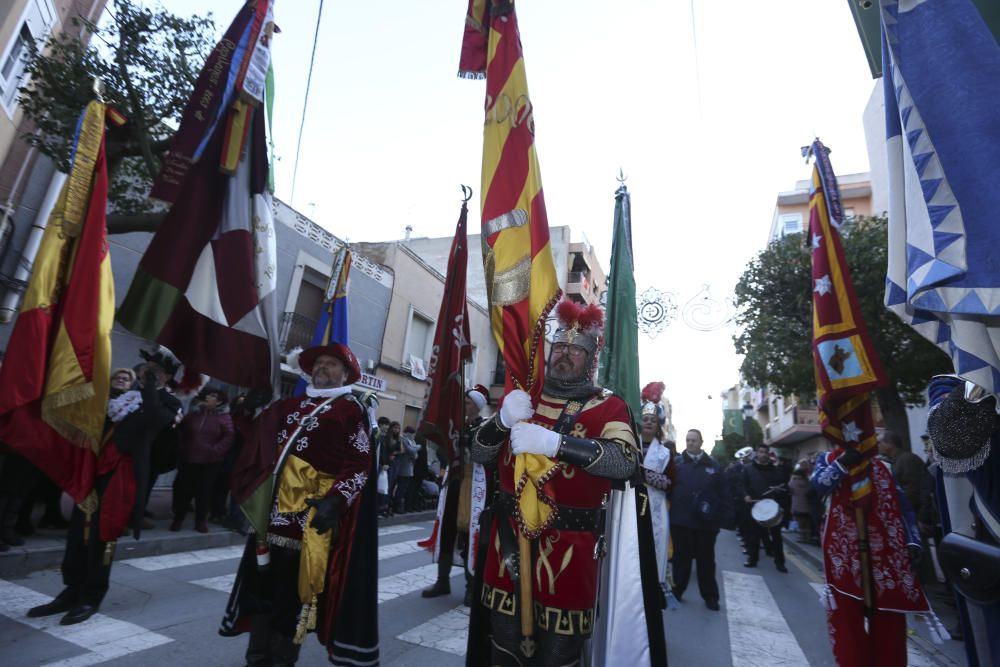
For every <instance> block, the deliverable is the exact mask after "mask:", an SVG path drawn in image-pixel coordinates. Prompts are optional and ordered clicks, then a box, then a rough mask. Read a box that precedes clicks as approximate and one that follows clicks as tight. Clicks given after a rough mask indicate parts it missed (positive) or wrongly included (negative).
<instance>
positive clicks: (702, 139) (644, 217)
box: [163, 0, 874, 440]
mask: <svg viewBox="0 0 1000 667" xmlns="http://www.w3.org/2000/svg"><path fill="white" fill-rule="evenodd" d="M163 4H164V6H166V7H167V8H168V9H169V10H170V11H172V12H174V13H176V14H181V15H189V14H193V13H203V12H204V8H205V6H206V3H205V2H204V0H200V1H195V0H164V2H163ZM242 4H243V1H242V0H213V1H212V3H211V7H212V11H213V12H214V16H215V19H216V22H217V23H218V24H219V26H220V33H221V31H222V30H223V29H224V28H225V27H226V26H227V25H228V23H229V22H230V21H231V20H232V18H233V16H235V13H236V11H237V10H238V8H239V7H240V6H241V5H242ZM466 6H467V2H466V0H435V1H434V2H425V3H413V2H391V3H385V2H361V3H359V2H336V1H330V0H327V2H325V3H324V5H323V15H322V21H321V22H320V28H319V40H318V43H317V45H316V59H315V69H314V73H313V80H312V87H311V91H310V97H309V101H308V107H307V112H306V117H305V125H304V131H303V135H302V148H301V152H300V154H299V167H298V175H297V179H296V182H295V189H294V196H293V192H292V180H293V179H292V174H293V168H294V164H295V157H296V156H295V153H296V142H297V139H298V133H299V125H300V119H301V116H302V111H303V102H304V96H305V89H306V78H307V73H308V69H309V58H310V51H311V49H312V45H313V34H314V31H315V28H316V19H317V11H318V8H319V0H277V2H276V4H275V19H276V23H277V24H278V26H279V27H280V28H281V33H280V34H279V35H277V36H276V38H275V40H274V47H273V61H274V67H275V74H276V98H275V109H274V115H275V128H274V136H273V140H274V142H275V151H276V155H277V157H278V158H279V159H278V161H277V163H276V167H275V171H276V174H275V176H276V195H277V196H278V197H279V198H280V199H282V200H283V201H285V202H287V203H289V204H291V205H292V206H293V207H294V208H296V209H298V210H299V211H301V212H302V213H303V214H305V215H307V216H309V217H311V218H312V219H313V220H315V221H316V222H317V223H319V224H320V225H322V226H323V227H325V228H326V229H328V230H330V231H331V232H332V233H334V234H336V235H337V236H339V237H341V238H346V239H348V240H349V241H385V240H393V239H400V238H402V237H403V235H404V228H405V227H406V226H407V225H411V226H412V227H413V235H414V236H430V237H435V236H449V235H451V234H453V233H454V228H455V221H456V219H457V216H458V209H459V205H460V200H461V193H460V188H459V186H460V184H463V183H464V184H468V185H471V186H472V187H473V188H474V189H475V191H476V194H475V197H474V201H478V198H479V191H480V168H481V159H482V119H483V114H482V109H483V99H484V94H485V82H483V81H469V80H462V79H459V78H458V77H457V76H456V72H457V69H458V55H459V47H460V45H461V37H462V28H463V21H464V16H465V10H466ZM516 7H517V12H518V20H519V23H520V28H521V38H522V44H523V48H524V59H525V67H526V72H527V77H528V86H529V90H530V93H531V97H532V103H533V107H534V118H535V144H536V147H537V151H538V156H539V162H540V166H541V174H542V182H543V187H544V192H545V202H546V206H547V211H548V218H549V223H550V225H553V226H556V225H565V224H568V225H570V227H571V228H572V230H573V234H574V241H577V240H583V239H586V240H587V241H589V242H590V243H591V244H592V245H593V246H594V248H595V252H596V253H597V256H598V257H599V258H600V260H601V263H602V266H603V268H604V269H605V271H607V269H608V264H609V260H610V252H611V229H612V222H613V213H614V192H615V189H616V188H617V186H618V183H617V180H616V177H617V176H618V174H619V169H621V170H622V171H623V172H624V174H625V176H626V178H627V181H626V184H627V186H628V188H629V191H630V192H631V194H632V225H633V238H634V241H633V243H634V253H635V265H636V269H635V277H636V284H637V291H638V292H639V293H641V292H642V291H643V290H644V289H646V288H647V287H655V288H656V289H658V290H660V291H662V292H669V293H672V294H673V295H674V299H675V300H676V302H677V304H678V306H679V310H682V309H683V306H684V304H685V303H687V302H689V301H690V300H692V299H696V298H698V296H699V294H700V293H701V292H702V291H703V290H704V289H705V286H706V285H708V286H709V288H708V289H709V292H710V294H711V295H712V296H713V297H714V298H717V299H720V300H724V299H728V298H730V297H731V296H732V292H733V288H734V286H735V285H736V283H737V281H738V280H739V277H740V274H741V273H742V271H743V269H744V267H745V266H746V264H747V262H748V261H750V260H751V259H752V258H753V256H754V255H755V254H756V253H757V252H759V251H760V250H762V249H763V247H764V245H765V243H766V241H767V234H768V230H769V228H770V224H771V219H772V215H773V212H774V205H775V199H776V196H777V194H778V192H781V191H785V190H791V189H793V187H794V184H795V182H796V181H798V180H802V179H806V178H808V177H809V174H810V169H811V167H810V166H809V165H807V164H806V163H805V162H804V160H803V159H802V157H801V155H800V152H799V151H800V147H801V146H804V145H806V144H808V143H810V142H811V141H812V140H813V138H814V137H817V136H818V137H819V138H821V139H822V140H823V142H824V143H825V144H826V145H827V146H828V147H830V148H831V149H832V153H831V161H832V163H833V166H834V168H835V170H836V171H837V173H838V174H849V173H856V172H864V171H867V170H868V158H867V154H866V150H865V141H864V133H863V130H862V120H861V117H862V112H863V110H864V107H865V105H866V103H867V101H868V98H869V96H870V95H871V93H872V90H873V88H874V82H873V81H872V78H871V74H870V72H869V69H868V65H867V63H866V60H865V57H864V52H863V49H862V47H861V43H860V41H859V39H858V35H857V31H856V29H855V27H854V23H853V21H852V19H851V14H850V10H849V7H848V5H847V3H846V2H843V0H823V1H821V2H792V3H785V2H781V3H779V2H766V3H751V2H746V1H745V0H674V1H673V2H664V1H663V0H618V1H617V2H607V1H606V0H602V1H597V0H577V1H576V2H574V3H565V2H555V1H554V0H520V1H519V2H518V3H517V5H516ZM472 208H473V210H470V219H469V226H470V228H471V229H476V228H477V227H478V225H479V216H478V213H477V212H476V211H475V210H474V209H475V207H472ZM734 332H735V330H734V328H733V326H732V325H731V324H730V325H728V326H725V327H723V328H722V329H718V330H715V331H710V332H704V331H698V330H695V329H693V328H691V327H689V326H688V325H686V324H685V323H684V321H683V320H682V318H680V317H678V318H677V319H676V320H675V321H674V322H673V323H672V324H670V325H669V326H668V327H667V328H666V329H665V330H664V331H663V332H662V333H660V334H659V335H658V336H657V337H656V338H653V339H651V338H648V337H646V336H644V335H640V347H639V350H640V372H641V379H642V383H643V384H645V383H646V382H649V381H653V380H662V381H663V382H664V383H665V384H666V386H667V389H666V392H665V396H666V397H667V398H668V399H669V400H670V401H671V403H672V405H673V410H674V423H675V425H676V427H677V430H678V432H679V434H680V437H681V438H683V432H684V431H685V430H687V429H689V428H699V429H701V430H702V431H703V432H704V433H705V436H706V440H710V439H711V438H712V437H713V436H715V435H718V434H719V432H720V431H721V426H722V414H721V407H722V405H721V400H720V393H721V392H722V391H723V390H725V389H726V388H728V387H731V386H732V385H734V384H736V383H737V382H738V381H739V365H740V358H739V357H738V356H737V355H736V354H735V351H734V349H733V344H732V336H733V334H734Z"/></svg>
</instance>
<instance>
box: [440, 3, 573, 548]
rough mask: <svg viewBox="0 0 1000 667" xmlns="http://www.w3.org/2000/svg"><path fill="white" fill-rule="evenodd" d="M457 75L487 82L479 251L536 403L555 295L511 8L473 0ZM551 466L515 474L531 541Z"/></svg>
mask: <svg viewBox="0 0 1000 667" xmlns="http://www.w3.org/2000/svg"><path fill="white" fill-rule="evenodd" d="M487 12H489V16H487V15H486V13H487ZM484 32H485V37H486V39H484ZM483 46H485V47H486V57H485V58H483V57H482V47H483ZM459 69H460V72H461V73H462V75H463V76H470V75H471V76H475V75H477V74H480V73H481V74H485V77H486V105H485V109H486V118H485V127H484V132H483V176H482V190H481V192H482V207H483V211H482V239H483V248H482V250H483V266H484V270H485V273H486V289H487V294H488V297H489V303H490V319H491V322H492V327H493V335H494V336H495V337H496V340H497V345H498V346H499V347H500V350H501V352H502V353H503V359H504V363H505V364H506V367H507V377H506V387H507V390H508V391H509V390H510V389H513V388H520V389H525V390H527V391H529V392H530V393H531V394H532V396H533V397H535V398H536V399H537V398H538V396H539V395H540V394H541V389H542V376H543V371H544V361H545V360H544V359H543V358H542V357H543V354H544V347H543V343H544V333H545V320H546V318H547V317H548V314H549V311H550V310H551V309H552V307H553V306H554V305H555V303H556V301H557V300H558V299H559V296H560V294H561V291H560V289H559V283H558V281H557V280H556V270H555V264H554V263H553V260H552V248H551V246H550V244H549V223H548V218H547V217H546V214H545V198H544V196H543V195H542V178H541V174H540V172H539V168H538V156H537V154H536V153H535V120H534V115H533V109H532V105H531V98H530V96H529V95H528V81H527V78H526V76H525V71H524V56H523V54H522V51H521V35H520V31H519V30H518V26H517V14H516V13H515V12H514V6H513V3H504V4H500V5H497V4H492V3H485V4H484V3H483V2H482V1H481V0H470V3H469V12H468V15H467V17H466V35H465V41H464V43H463V47H462V60H461V63H460V66H459ZM554 465H555V464H554V463H553V462H552V460H551V459H549V458H547V457H544V456H537V455H524V454H522V455H520V456H518V457H517V461H516V463H515V474H516V475H517V476H518V478H519V479H523V477H524V476H527V477H528V478H529V479H530V480H531V483H530V484H525V485H524V487H523V488H524V491H523V492H522V493H521V494H520V497H519V503H520V509H521V516H522V517H523V520H524V525H523V528H524V529H525V530H526V531H527V532H528V533H529V534H531V533H533V532H535V531H537V530H538V529H539V528H540V527H542V526H543V525H544V524H545V523H546V520H547V519H548V517H549V514H550V513H551V509H550V507H549V506H548V504H546V503H544V502H540V501H539V495H542V494H545V493H546V492H545V491H544V489H543V485H542V484H541V481H542V480H543V479H545V478H546V475H547V473H548V472H549V470H550V469H551V468H552V466H554Z"/></svg>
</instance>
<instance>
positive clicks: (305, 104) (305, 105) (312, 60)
mask: <svg viewBox="0 0 1000 667" xmlns="http://www.w3.org/2000/svg"><path fill="white" fill-rule="evenodd" d="M322 19H323V0H319V12H318V13H317V14H316V32H315V34H313V47H312V55H311V56H309V75H308V76H307V77H306V96H305V99H304V100H303V101H302V119H301V120H300V121H299V138H298V141H296V142H295V167H294V168H293V169H292V196H291V200H292V205H293V206H294V205H295V180H296V179H297V178H298V175H299V153H300V151H301V150H302V130H303V129H304V128H305V126H306V109H307V108H308V107H309V88H310V87H311V86H312V78H313V65H314V64H315V63H316V45H317V44H318V43H319V25H320V21H322Z"/></svg>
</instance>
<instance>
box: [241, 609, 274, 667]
mask: <svg viewBox="0 0 1000 667" xmlns="http://www.w3.org/2000/svg"><path fill="white" fill-rule="evenodd" d="M246 659H247V667H271V666H272V663H271V619H269V618H268V617H267V616H266V615H264V614H256V615H255V616H253V618H252V620H251V621H250V644H249V645H248V646H247V652H246Z"/></svg>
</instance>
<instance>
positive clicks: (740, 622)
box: [722, 570, 809, 667]
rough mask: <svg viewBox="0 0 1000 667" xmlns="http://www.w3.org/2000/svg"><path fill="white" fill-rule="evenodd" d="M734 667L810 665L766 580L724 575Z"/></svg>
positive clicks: (739, 574)
mask: <svg viewBox="0 0 1000 667" xmlns="http://www.w3.org/2000/svg"><path fill="white" fill-rule="evenodd" d="M722 578H723V583H724V585H725V589H726V619H727V620H728V623H729V646H730V647H731V651H732V656H733V667H772V666H776V665H789V666H794V667H799V666H800V665H808V664H809V661H808V660H806V656H805V654H804V653H803V652H802V648H801V647H800V646H799V643H798V642H797V641H796V640H795V636H794V635H793V634H792V630H791V628H789V627H788V623H786V622H785V617H784V616H782V615H781V610H779V609H778V603H777V602H775V600H774V596H772V595H771V591H770V590H769V589H768V587H767V583H766V582H765V581H764V577H762V576H760V575H757V574H743V573H742V572H729V571H728V570H726V571H724V572H723V573H722Z"/></svg>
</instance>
